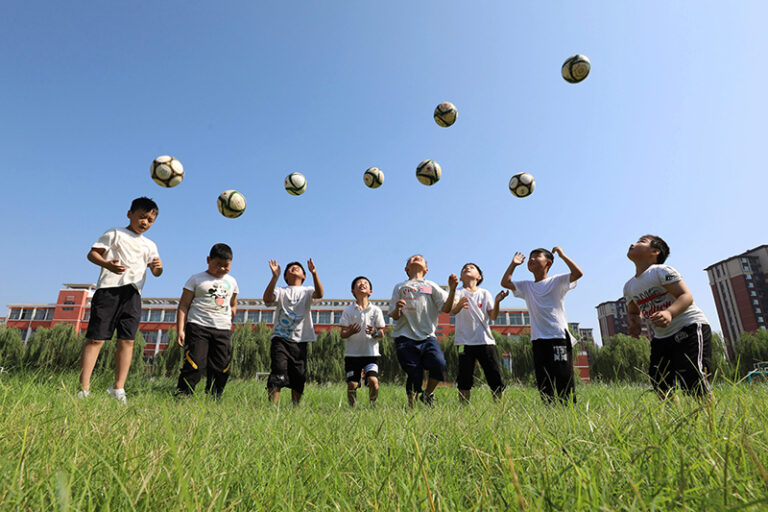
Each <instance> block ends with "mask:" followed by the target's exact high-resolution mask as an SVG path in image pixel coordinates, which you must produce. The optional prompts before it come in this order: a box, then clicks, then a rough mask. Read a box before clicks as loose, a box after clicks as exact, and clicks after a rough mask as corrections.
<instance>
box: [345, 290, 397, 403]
mask: <svg viewBox="0 0 768 512" xmlns="http://www.w3.org/2000/svg"><path fill="white" fill-rule="evenodd" d="M371 293H373V287H372V286H371V281H370V280H369V279H368V278H367V277H365V276H358V277H356V278H354V279H353V280H352V295H354V296H355V301H356V303H355V304H350V305H349V306H347V308H346V309H344V311H343V312H342V313H341V322H339V324H340V325H341V337H342V338H343V339H344V373H345V374H346V376H347V400H348V401H349V405H350V406H351V407H354V406H355V402H356V401H357V388H358V387H359V386H360V375H361V374H362V375H364V378H365V383H366V385H367V386H368V398H369V400H370V402H371V405H374V404H375V403H376V399H377V398H378V396H379V355H380V354H379V338H381V337H382V336H383V335H384V327H386V323H385V322H384V314H383V313H382V312H381V309H380V308H379V307H378V306H376V305H374V304H371V302H370V300H369V297H370V296H371Z"/></svg>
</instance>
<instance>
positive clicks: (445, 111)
mask: <svg viewBox="0 0 768 512" xmlns="http://www.w3.org/2000/svg"><path fill="white" fill-rule="evenodd" d="M433 117H434V118H435V122H436V123H437V124H438V125H440V126H442V127H443V128H445V127H448V126H451V125H452V124H453V123H455V122H456V118H457V117H459V111H458V110H456V105H454V104H453V103H451V102H450V101H444V102H442V103H441V104H439V105H438V106H436V107H435V113H434V114H433Z"/></svg>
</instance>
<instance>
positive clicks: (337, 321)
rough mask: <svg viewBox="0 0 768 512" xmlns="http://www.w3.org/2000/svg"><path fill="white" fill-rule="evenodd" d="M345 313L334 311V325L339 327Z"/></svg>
mask: <svg viewBox="0 0 768 512" xmlns="http://www.w3.org/2000/svg"><path fill="white" fill-rule="evenodd" d="M342 313H343V311H334V312H333V323H334V324H336V325H339V324H340V323H341V315H342Z"/></svg>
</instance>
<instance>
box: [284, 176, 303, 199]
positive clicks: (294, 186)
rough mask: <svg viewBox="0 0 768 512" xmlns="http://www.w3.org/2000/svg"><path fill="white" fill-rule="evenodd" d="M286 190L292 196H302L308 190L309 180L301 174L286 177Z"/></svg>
mask: <svg viewBox="0 0 768 512" xmlns="http://www.w3.org/2000/svg"><path fill="white" fill-rule="evenodd" d="M285 190H286V192H288V193H289V194H291V195H292V196H300V195H301V194H303V193H304V192H306V190H307V179H306V178H305V177H304V175H303V174H301V173H300V172H292V173H291V174H289V175H288V176H286V177H285Z"/></svg>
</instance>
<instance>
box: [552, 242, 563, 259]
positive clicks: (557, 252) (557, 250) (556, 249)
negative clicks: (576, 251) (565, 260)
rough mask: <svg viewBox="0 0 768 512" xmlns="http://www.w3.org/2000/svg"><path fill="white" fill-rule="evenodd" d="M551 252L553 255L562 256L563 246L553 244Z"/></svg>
mask: <svg viewBox="0 0 768 512" xmlns="http://www.w3.org/2000/svg"><path fill="white" fill-rule="evenodd" d="M552 254H555V255H557V256H560V257H561V258H562V257H563V254H565V253H564V252H563V248H562V247H560V246H559V245H556V246H554V247H553V248H552Z"/></svg>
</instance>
